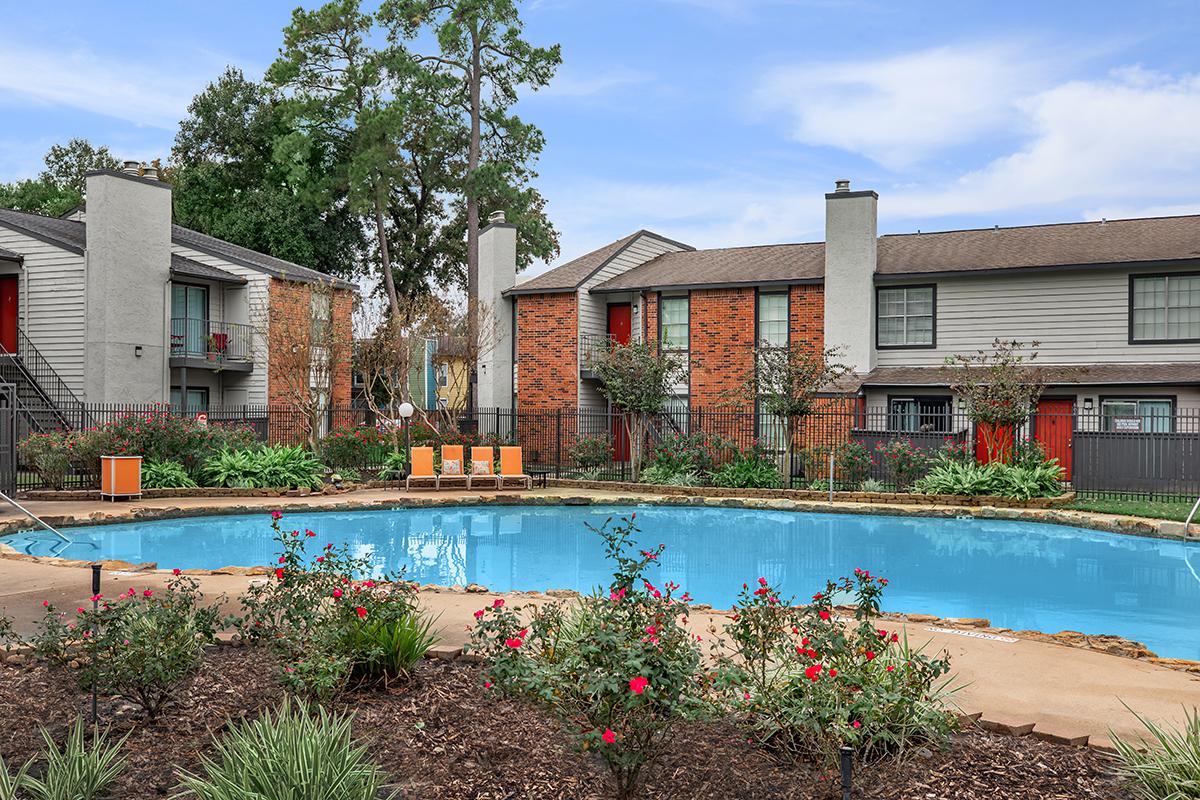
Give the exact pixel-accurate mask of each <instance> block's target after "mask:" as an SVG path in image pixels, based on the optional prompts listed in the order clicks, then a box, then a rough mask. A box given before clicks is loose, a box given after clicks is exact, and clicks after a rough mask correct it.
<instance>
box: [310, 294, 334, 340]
mask: <svg viewBox="0 0 1200 800" xmlns="http://www.w3.org/2000/svg"><path fill="white" fill-rule="evenodd" d="M332 315H333V310H332V306H331V304H330V301H329V295H328V294H327V293H326V292H323V291H320V290H316V289H314V290H313V293H312V336H313V341H314V342H318V343H321V342H325V341H326V340H327V339H328V338H329V331H328V326H329V320H330V319H331V318H332Z"/></svg>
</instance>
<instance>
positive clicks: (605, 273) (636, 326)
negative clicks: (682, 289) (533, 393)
mask: <svg viewBox="0 0 1200 800" xmlns="http://www.w3.org/2000/svg"><path fill="white" fill-rule="evenodd" d="M681 249H682V248H681V247H680V246H679V245H676V244H671V243H670V242H664V241H663V240H661V239H658V238H655V237H653V236H641V237H638V238H637V239H634V240H633V241H632V242H630V244H629V246H628V247H626V248H625V249H624V250H623V251H622V252H621V254H620V255H618V256H617V257H616V258H614V259H613V260H612V261H610V262H609V263H608V264H605V265H604V267H603V268H602V269H599V270H597V271H596V274H595V275H593V276H592V277H590V278H588V279H587V280H586V281H584V282H583V285H581V286H580V287H579V291H578V297H579V337H580V341H582V340H583V336H585V335H587V334H596V335H603V334H604V333H605V332H606V331H607V329H608V310H607V309H608V302H609V300H610V299H612V300H613V302H628V301H629V300H630V299H631V298H632V299H633V301H634V307H633V320H632V329H633V338H634V340H635V341H636V340H638V339H640V338H641V335H642V309H641V304H640V302H639V301H638V300H637V295H636V294H632V295H626V294H622V295H615V296H614V295H606V294H596V295H594V294H590V293H589V290H590V289H591V288H592V287H593V286H597V285H599V284H601V283H603V282H604V281H607V280H610V279H612V278H615V277H617V276H618V275H621V274H622V273H625V272H628V271H629V270H631V269H633V268H634V267H637V266H641V265H642V264H645V263H646V262H647V261H650V260H652V259H654V258H657V257H658V256H661V255H662V254H663V253H673V252H676V251H678V250H681ZM681 277H685V276H681ZM577 357H579V358H582V356H581V355H577ZM578 402H579V405H580V407H581V408H582V407H589V408H604V407H606V405H607V403H606V402H605V400H604V398H603V396H601V395H600V394H599V392H597V391H596V390H595V388H594V387H591V386H587V385H585V384H584V382H583V381H580V382H579V398H578Z"/></svg>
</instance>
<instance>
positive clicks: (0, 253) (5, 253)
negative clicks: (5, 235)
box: [0, 247, 21, 261]
mask: <svg viewBox="0 0 1200 800" xmlns="http://www.w3.org/2000/svg"><path fill="white" fill-rule="evenodd" d="M0 258H3V259H6V260H8V261H20V260H21V255H20V254H19V253H14V252H13V251H12V250H5V249H4V248H3V247H0Z"/></svg>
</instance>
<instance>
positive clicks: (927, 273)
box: [875, 256, 1200, 283]
mask: <svg viewBox="0 0 1200 800" xmlns="http://www.w3.org/2000/svg"><path fill="white" fill-rule="evenodd" d="M1190 266H1200V256H1198V257H1196V258H1169V259H1147V260H1144V261H1100V262H1092V263H1086V264H1039V265H1036V266H1029V267H988V268H986V269H953V270H920V271H909V272H876V273H875V282H876V283H891V282H895V281H906V280H912V279H915V278H920V279H923V280H927V279H929V278H930V277H946V278H964V277H969V276H972V275H984V276H987V275H1011V274H1012V273H1014V272H1019V273H1021V274H1031V273H1038V272H1068V271H1072V270H1089V269H1096V270H1103V269H1145V268H1155V267H1190Z"/></svg>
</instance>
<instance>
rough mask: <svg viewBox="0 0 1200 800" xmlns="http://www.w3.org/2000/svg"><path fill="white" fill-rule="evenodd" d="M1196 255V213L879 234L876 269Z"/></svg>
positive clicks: (1199, 223)
mask: <svg viewBox="0 0 1200 800" xmlns="http://www.w3.org/2000/svg"><path fill="white" fill-rule="evenodd" d="M1180 259H1200V215H1195V216H1183V217H1148V218H1143V219H1117V220H1107V221H1103V222H1068V223H1062V224H1058V225H1030V226H1027V227H1020V228H985V229H982V230H965V231H946V232H943V233H907V234H901V235H894V234H893V235H887V236H881V237H879V268H878V272H879V274H881V275H886V274H912V273H930V272H933V273H940V272H960V271H967V272H975V271H980V270H992V269H1016V268H1021V267H1056V266H1074V265H1094V264H1119V263H1128V262H1138V261H1175V260H1180Z"/></svg>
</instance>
